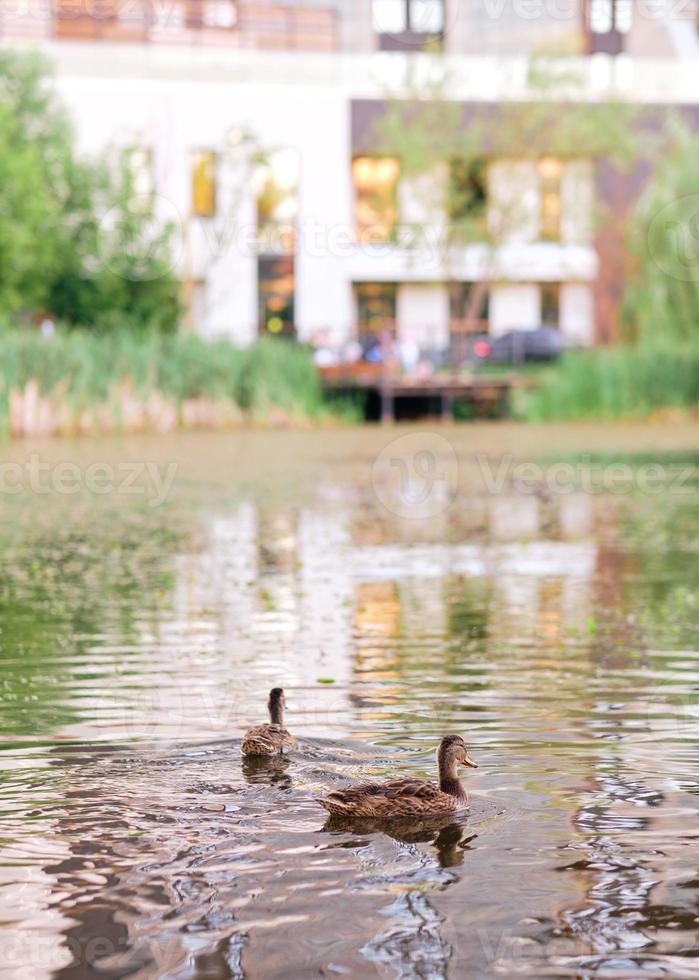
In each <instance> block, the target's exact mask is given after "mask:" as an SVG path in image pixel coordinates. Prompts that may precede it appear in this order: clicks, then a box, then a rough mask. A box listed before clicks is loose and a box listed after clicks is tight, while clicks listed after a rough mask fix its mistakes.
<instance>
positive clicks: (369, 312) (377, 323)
mask: <svg viewBox="0 0 699 980" xmlns="http://www.w3.org/2000/svg"><path fill="white" fill-rule="evenodd" d="M354 290H355V297H356V300H357V334H358V336H359V338H360V339H363V338H372V337H374V338H375V337H378V336H379V335H380V334H381V333H383V332H384V331H390V332H391V333H393V332H394V331H395V326H396V295H397V286H396V283H394V282H360V283H357V284H356V285H355V287H354Z"/></svg>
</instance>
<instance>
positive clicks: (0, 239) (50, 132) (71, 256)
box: [0, 51, 179, 328]
mask: <svg viewBox="0 0 699 980" xmlns="http://www.w3.org/2000/svg"><path fill="white" fill-rule="evenodd" d="M111 212H114V213H115V214H116V215H117V220H116V222H115V224H116V226H117V227H123V226H124V225H128V226H129V227H130V229H131V233H132V235H131V237H132V241H133V242H134V243H135V249H134V250H133V251H132V252H131V253H130V255H129V256H128V260H129V261H130V262H131V263H132V265H131V268H130V269H129V267H128V263H125V262H124V256H121V257H120V256H118V254H117V252H116V251H115V247H114V241H113V230H112V228H110V227H108V226H107V225H105V223H104V221H103V220H102V217H103V215H105V214H109V213H111ZM152 222H153V215H152V211H149V209H148V208H140V209H138V210H137V211H133V210H132V209H131V205H130V197H129V175H128V172H127V170H126V169H125V168H124V167H123V166H121V167H118V168H117V169H116V170H112V169H110V168H109V167H108V166H107V164H106V163H105V162H104V161H99V160H98V161H94V160H92V161H90V160H81V159H79V158H78V156H77V154H76V153H75V150H74V147H73V133H72V129H71V126H70V122H69V120H68V116H67V113H66V111H65V109H64V108H63V106H62V105H61V103H60V101H59V99H58V98H57V96H56V94H55V92H54V90H53V88H52V86H51V83H50V76H49V72H48V67H47V64H46V62H45V60H44V59H43V58H41V57H40V56H38V55H35V54H25V53H18V52H10V51H3V52H0V317H2V318H3V319H10V318H13V317H16V316H17V315H18V314H21V313H24V314H29V315H37V314H39V313H41V312H46V313H50V314H52V315H53V316H54V317H56V318H57V319H59V320H63V321H65V322H67V323H68V324H76V325H84V326H90V327H100V326H102V327H108V326H112V325H114V324H115V323H116V322H117V320H118V321H120V322H123V323H128V324H130V325H132V326H133V325H138V326H142V325H150V326H156V327H161V328H162V327H166V326H174V325H175V324H176V323H177V320H178V317H179V301H178V284H177V281H176V279H175V278H174V276H173V274H172V272H171V269H170V261H169V248H168V235H167V229H165V234H163V230H162V229H161V230H160V232H159V235H160V238H159V241H158V247H157V248H156V249H154V248H153V243H152V240H151V239H152V236H150V237H149V235H148V234H146V233H145V231H144V230H145V229H147V228H148V227H149V226H150V225H151V224H152ZM136 267H138V269H139V274H138V275H137V276H134V275H130V271H131V272H133V270H134V268H136Z"/></svg>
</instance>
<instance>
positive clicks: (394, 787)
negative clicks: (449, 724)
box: [318, 735, 478, 820]
mask: <svg viewBox="0 0 699 980" xmlns="http://www.w3.org/2000/svg"><path fill="white" fill-rule="evenodd" d="M459 765H464V766H472V767H473V768H474V769H477V768H478V766H477V765H476V763H475V762H474V761H473V759H471V758H470V756H469V754H468V749H467V748H466V743H465V742H464V740H463V739H462V738H461V736H460V735H445V736H444V738H443V739H442V741H441V742H440V743H439V748H438V749H437V768H438V770H439V786H435V784H434V783H428V782H427V781H426V780H424V779H411V778H405V779H387V780H384V782H381V783H360V784H359V785H357V786H350V787H348V788H347V789H336V790H333V792H332V793H328V795H327V796H324V797H321V798H319V799H318V802H319V803H320V805H321V806H324V807H325V809H326V810H328V811H329V812H330V813H332V814H335V815H337V816H345V817H350V816H352V817H378V818H379V819H383V820H386V819H389V818H391V817H410V816H421V815H423V814H426V813H451V812H453V811H454V810H462V809H463V808H464V807H466V806H467V805H468V796H467V795H466V790H465V789H464V788H463V786H462V785H461V783H460V781H459V777H458V772H457V768H458V766H459Z"/></svg>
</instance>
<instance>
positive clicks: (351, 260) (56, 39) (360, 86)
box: [0, 0, 699, 351]
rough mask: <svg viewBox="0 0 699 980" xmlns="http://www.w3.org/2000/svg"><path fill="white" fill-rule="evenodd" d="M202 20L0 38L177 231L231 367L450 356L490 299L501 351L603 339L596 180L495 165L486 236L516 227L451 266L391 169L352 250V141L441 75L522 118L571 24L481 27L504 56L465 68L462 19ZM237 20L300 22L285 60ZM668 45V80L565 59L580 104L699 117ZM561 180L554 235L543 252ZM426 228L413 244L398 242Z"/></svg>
mask: <svg viewBox="0 0 699 980" xmlns="http://www.w3.org/2000/svg"><path fill="white" fill-rule="evenodd" d="M193 2H194V0H187V3H180V4H173V5H172V6H171V7H168V8H167V10H165V9H164V8H163V11H159V12H157V16H156V17H155V20H154V21H151V22H149V23H148V24H145V25H144V24H142V23H141V21H140V20H139V19H138V17H136V16H135V15H133V16H132V18H131V20H129V17H128V16H127V13H125V12H124V11H125V10H126V9H127V8H126V6H124V7H123V8H121V7H119V8H117V7H115V11H116V13H115V14H114V16H113V17H112V19H111V20H109V19H107V20H108V23H109V24H112V27H113V32H112V34H110V33H109V32H107V31H106V29H105V26H104V23H105V22H104V21H98V22H96V21H95V15H94V13H92V14H89V16H87V20H85V16H84V10H83V8H81V11H82V13H81V15H80V18H77V19H76V17H73V20H72V21H71V20H70V19H67V20H66V17H65V16H64V17H63V21H62V20H61V16H59V15H60V14H61V9H63V10H64V14H65V8H60V6H59V7H58V8H56V9H54V10H53V20H51V19H49V20H48V21H47V22H46V23H45V22H44V21H43V20H42V19H41V16H39V15H36V16H34V18H33V20H32V22H31V23H29V22H28V21H27V18H26V17H25V18H24V19H22V17H21V16H20V15H19V14H16V16H15V18H14V20H12V21H10V20H9V19H8V16H7V12H5V14H4V21H2V20H0V37H2V38H3V39H4V43H6V44H10V43H12V44H21V45H26V44H27V43H31V44H34V45H38V46H40V47H41V48H42V49H43V50H45V51H47V52H48V54H49V55H50V57H51V58H52V59H53V61H54V63H55V66H56V78H57V81H56V84H57V86H58V89H59V91H60V94H61V96H62V98H63V99H64V101H65V103H66V104H67V106H68V108H69V111H70V114H71V116H72V118H73V120H74V123H75V128H76V134H77V138H78V141H79V146H80V148H81V150H83V151H84V152H85V153H88V154H104V153H112V154H117V153H120V154H121V153H123V152H124V151H127V152H133V153H136V154H140V163H139V166H141V167H142V168H144V169H145V170H146V171H147V173H146V174H144V180H145V185H148V184H150V188H149V193H151V192H152V193H154V195H155V205H156V211H157V213H158V215H159V216H160V217H161V218H162V219H163V220H166V221H168V222H170V223H171V224H172V226H173V228H174V235H173V263H174V265H175V268H176V271H177V274H178V276H179V277H180V279H181V280H182V283H183V296H184V300H185V307H186V309H187V321H188V324H189V325H190V326H191V327H192V328H193V329H195V330H197V331H199V332H200V333H202V334H203V335H204V336H207V337H211V338H214V337H227V338H230V339H231V340H233V341H234V342H236V343H238V344H241V345H245V344H249V343H251V342H252V341H253V340H254V339H255V338H256V337H258V336H259V335H260V333H264V332H271V333H293V334H295V335H296V336H297V337H298V338H299V339H301V340H313V339H314V338H317V337H318V336H319V335H322V336H323V342H324V343H325V344H331V345H333V346H337V347H340V346H342V345H343V344H345V343H347V342H348V341H350V340H352V339H353V338H356V337H357V335H358V334H361V332H362V331H364V330H367V329H369V330H371V329H372V323H373V324H374V325H375V324H376V323H380V322H384V323H385V322H390V323H391V324H392V327H393V328H394V329H395V332H396V333H397V335H398V336H399V337H400V336H401V335H409V336H411V337H412V338H415V339H416V340H417V341H418V343H419V344H420V346H421V347H422V348H424V349H430V350H435V351H440V350H445V349H447V348H448V346H449V342H450V334H451V331H452V327H453V323H454V321H455V320H456V319H458V317H459V312H458V310H457V309H456V307H455V296H457V297H458V294H459V289H461V295H462V296H463V292H464V290H465V291H468V289H470V288H472V285H473V284H474V283H477V282H481V283H484V284H485V286H486V290H485V295H486V301H485V303H484V309H483V313H482V314H481V316H482V318H483V321H484V328H485V329H488V330H489V331H490V332H491V333H492V334H494V335H498V334H502V333H505V332H507V331H509V330H518V329H526V328H530V327H535V326H537V325H540V324H542V323H551V324H553V325H555V326H557V327H558V328H559V329H560V330H561V332H562V334H563V335H564V336H565V337H566V339H567V340H568V341H569V342H570V343H572V344H576V345H589V344H592V343H594V342H595V340H596V339H598V335H599V332H598V329H597V324H596V316H597V313H596V309H597V307H596V284H597V281H598V276H599V270H600V256H599V253H598V248H597V244H596V237H595V220H594V214H595V207H596V203H595V194H596V180H595V173H594V167H593V165H592V163H591V161H588V160H584V159H569V160H565V161H547V160H543V161H541V160H536V159H527V158H526V153H523V158H522V159H521V160H512V159H511V160H490V161H488V164H487V175H486V177H485V184H486V186H487V204H486V207H487V208H488V213H489V220H490V216H491V215H492V216H494V218H493V220H497V215H498V214H501V213H508V212H512V211H513V210H514V209H515V208H516V210H517V220H516V221H515V222H513V223H512V225H511V227H508V229H507V232H506V234H504V235H500V236H499V238H498V241H497V247H496V248H494V247H493V245H492V244H490V245H488V244H486V243H485V242H483V243H474V244H470V245H466V246H461V247H459V248H456V247H454V246H451V247H450V246H449V245H448V243H447V240H446V238H445V221H444V220H443V217H442V216H440V215H439V214H432V215H430V216H428V217H426V216H425V213H424V211H425V209H424V207H423V205H424V195H423V192H422V189H421V188H420V187H419V186H416V184H415V182H414V180H413V181H412V182H410V181H408V180H407V179H405V178H403V177H401V174H400V172H399V170H398V171H396V172H393V173H389V169H390V166H391V164H390V161H388V162H386V163H385V167H386V168H387V169H386V173H385V175H384V176H386V178H387V179H388V178H390V179H392V180H394V182H395V186H396V200H397V205H396V207H397V214H396V215H395V219H396V222H395V227H396V228H397V229H398V232H397V233H396V230H395V228H394V229H393V232H392V234H391V235H388V234H387V235H385V236H383V238H382V236H381V234H379V235H373V236H372V235H369V236H368V237H367V236H365V235H363V234H362V230H363V229H362V215H361V207H362V195H363V185H362V180H364V179H365V178H366V174H365V175H364V177H363V176H362V170H361V160H362V158H364V157H366V156H367V155H368V154H367V150H366V148H365V147H363V146H361V145H359V143H358V138H357V132H358V130H361V116H362V112H363V110H364V108H365V107H366V106H367V105H368V106H371V105H372V104H378V103H382V102H383V101H385V100H386V98H387V96H388V95H389V94H390V95H391V96H393V97H395V95H396V94H398V95H400V94H401V93H402V92H403V91H407V83H406V80H407V79H410V84H414V80H415V76H416V74H417V75H421V74H422V75H424V77H425V79H427V78H431V77H432V76H433V74H434V72H435V71H439V72H442V73H443V78H444V79H445V86H446V91H445V93H444V94H445V97H447V98H449V99H452V100H456V101H459V102H462V103H464V104H482V103H488V102H490V103H494V104H497V103H499V102H502V101H505V100H507V101H510V100H515V101H516V100H526V99H528V98H531V97H532V93H531V92H530V90H529V88H528V83H527V71H528V65H529V58H528V54H529V53H530V52H531V50H533V49H534V48H535V47H536V43H537V39H538V40H541V38H545V37H549V36H552V33H551V32H552V31H554V29H555V30H559V32H563V27H566V26H567V28H568V29H570V28H571V24H572V26H573V27H575V29H576V30H578V31H579V29H580V23H579V13H578V12H577V6H575V5H574V8H571V9H574V11H575V20H574V22H570V21H566V22H565V24H563V25H561V24H559V23H558V22H557V21H556V19H555V18H551V17H550V16H549V17H548V18H544V19H543V20H540V22H539V23H538V24H534V25H533V26H532V25H531V24H529V23H528V22H527V21H526V19H523V18H522V17H519V18H516V17H515V18H514V19H513V17H512V16H511V14H512V12H511V11H510V13H509V14H508V16H509V18H510V19H509V20H508V21H507V24H506V25H505V27H504V28H502V25H501V28H502V29H500V30H499V31H495V30H494V29H491V28H493V25H492V24H490V25H489V30H490V33H489V32H488V30H486V27H488V25H486V24H485V22H484V23H483V24H481V31H482V37H483V38H484V43H487V44H489V46H490V48H491V49H493V51H494V53H483V54H475V53H473V47H474V42H473V32H468V31H466V27H468V26H469V25H471V27H473V25H474V23H475V24H477V23H478V18H477V17H476V18H475V20H474V17H475V15H474V10H475V9H476V6H475V5H472V6H471V7H470V8H469V10H470V13H469V14H468V16H467V15H466V14H465V13H464V10H465V8H464V7H463V5H461V7H460V9H457V8H458V7H459V5H458V4H451V5H450V4H448V3H447V4H446V6H445V4H444V3H438V4H434V3H431V2H430V3H424V4H422V6H420V5H419V4H415V5H414V6H413V5H412V4H410V3H406V2H405V0H399V2H398V3H397V4H396V3H392V2H390V0H389V2H388V3H383V4H381V3H378V4H376V3H375V4H374V8H373V12H372V5H371V4H370V3H356V4H354V5H353V6H352V8H351V14H350V13H348V11H349V10H350V6H349V5H347V4H342V3H337V4H335V5H332V4H325V5H322V4H318V3H315V4H298V3H297V4H293V5H291V4H276V5H275V4H259V3H258V4H235V3H232V2H231V3H229V2H228V0H215V2H214V4H213V6H212V5H211V4H204V5H203V6H202V4H201V3H200V4H199V7H201V10H199V8H197V9H198V10H199V13H198V15H197V19H196V20H195V21H192V18H191V11H190V12H189V13H188V11H189V7H191V4H192V3H193ZM188 4H189V6H188ZM437 7H438V8H439V10H438V11H436V8H437ZM229 8H230V9H229ZM245 8H254V13H255V15H256V16H257V17H258V19H260V18H261V23H263V25H266V27H265V28H264V29H265V30H266V31H267V32H268V34H267V35H264V37H268V36H269V31H270V30H271V28H270V26H269V25H270V24H271V23H276V21H274V20H273V15H275V12H276V14H278V13H279V11H281V12H282V13H283V12H284V11H286V13H287V15H288V14H289V11H294V18H295V19H294V20H293V30H294V32H295V33H293V41H294V43H293V45H292V44H291V42H290V40H289V38H290V37H292V35H288V36H287V35H284V36H283V37H282V38H281V39H280V38H278V37H277V35H273V36H274V38H276V39H277V41H278V44H277V46H276V49H274V50H270V48H274V47H275V45H273V44H269V43H267V44H264V43H262V42H261V38H262V37H263V35H262V33H260V32H261V31H262V28H260V30H259V31H258V34H257V35H255V33H254V31H252V29H251V28H250V23H253V22H252V21H251V22H249V23H248V28H249V30H248V35H249V36H248V35H244V34H243V33H242V32H241V29H240V28H241V24H242V23H243V21H242V19H241V18H242V16H243V14H245ZM42 9H43V8H42ZM85 9H87V8H85ZM129 9H131V8H129ZM136 9H137V11H138V10H140V9H141V8H136ZM610 9H611V10H613V11H615V10H616V7H615V6H614V3H612V7H611V8H610ZM18 10H19V8H18ZM56 10H58V14H57V12H56ZM508 10H509V7H508ZM430 11H431V12H430ZM435 11H436V12H435ZM88 13H89V11H88ZM249 13H250V10H249V9H248V15H249ZM418 13H419V15H420V17H422V18H423V20H422V21H420V22H419V24H418V23H417V17H418ZM35 14H36V11H35ZM263 15H264V16H263ZM302 15H305V16H306V20H304V19H303V16H302ZM139 16H140V15H139ZM597 16H598V18H599V14H597ZM265 17H267V20H265ZM81 18H82V19H81ZM270 18H271V19H270ZM382 18H383V19H382ZM401 18H402V19H401ZM410 18H412V20H411V19H410ZM83 20H85V25H83ZM481 20H482V17H481ZM62 23H63V24H64V26H63V27H62V28H61V24H62ZM95 23H97V27H95ZM254 23H257V22H254ZM285 23H286V22H285ZM289 23H292V22H291V21H289ZM614 23H616V21H614ZM51 24H53V26H51ZM65 24H67V25H68V26H67V27H66V26H65ZM81 25H82V26H81ZM192 25H194V26H192ZM299 25H300V26H299ZM382 25H383V26H382ZM508 25H509V26H508ZM622 26H623V25H622ZM672 26H673V30H674V33H673V31H672V30H667V31H666V32H665V34H664V35H663V38H662V39H663V43H664V44H666V45H667V46H668V51H669V53H667V52H663V55H664V57H662V58H655V59H650V58H648V59H646V58H644V57H626V56H625V55H622V56H619V57H613V56H611V55H605V54H601V55H599V54H598V55H592V56H582V57H579V58H575V59H571V60H570V62H569V64H573V65H574V66H575V68H576V70H577V71H578V72H579V73H580V75H581V78H582V79H583V84H584V86H585V90H586V91H587V92H588V93H589V98H590V99H591V100H593V101H594V100H600V99H603V98H606V97H608V96H609V95H610V94H611V95H613V96H614V97H620V96H621V97H623V98H629V99H633V100H637V101H641V102H644V101H647V102H651V101H654V102H657V101H665V102H668V103H670V102H683V101H684V102H686V101H688V100H689V101H692V102H694V101H696V100H697V98H698V96H697V93H696V86H695V84H694V79H695V77H696V75H695V72H696V66H697V65H698V64H699V60H697V57H696V55H697V54H699V45H697V44H696V38H695V37H694V35H693V34H692V31H693V30H694V28H693V25H692V24H691V23H690V22H689V21H688V20H687V18H684V19H681V20H680V21H679V22H678V23H676V24H673V25H672ZM386 27H388V28H390V31H389V30H384V28H386ZM417 27H420V31H417V30H416V28H417ZM656 27H657V25H656ZM30 28H31V29H30ZM59 28H60V30H59ZM680 28H681V29H680ZM686 28H687V29H686ZM275 29H276V28H275ZM428 29H429V30H428ZM537 29H538V33H537ZM129 30H131V31H132V34H129ZM615 30H616V28H615ZM81 31H83V34H81V33H80V32H81ZM304 31H305V33H303V32H304ZM625 31H626V34H627V35H628V36H629V37H632V38H633V37H637V38H640V40H638V41H637V42H636V43H637V45H638V46H639V50H640V54H641V55H645V54H646V53H647V52H646V51H645V50H643V44H644V43H645V42H644V38H645V37H646V34H647V32H648V24H646V23H644V22H641V23H640V27H638V28H636V27H635V26H634V32H635V33H634V32H631V31H630V30H629V29H628V24H627V25H626V29H625ZM61 32H62V33H61ZM236 32H237V33H236ZM518 32H519V33H518ZM644 32H645V33H644ZM613 33H614V32H612V34H613ZM428 34H430V36H431V35H432V34H434V36H437V35H439V37H440V40H441V46H442V48H443V51H442V53H440V54H439V55H437V54H434V53H430V52H424V51H421V50H419V46H417V44H416V43H415V44H413V41H414V35H415V36H417V37H418V38H420V37H423V36H426V35H428ZM83 35H84V36H83ZM466 35H468V37H467V36H466ZM557 36H558V35H557ZM562 36H563V34H562V33H561V37H562ZM607 36H611V35H607V34H604V35H603V37H607ZM78 37H80V38H81V39H77V38H78ZM246 37H247V41H246ZM406 38H407V40H406ZM488 38H490V41H488V40H487V39H488ZM517 38H519V40H517ZM401 39H402V40H401ZM656 40H657V38H656ZM154 41H157V43H153V42H154ZM183 41H185V42H186V43H182V42H183ZM605 43H606V42H605ZM411 45H413V46H411ZM673 45H674V48H673ZM498 46H499V47H498ZM290 47H294V48H295V49H294V50H289V48H290ZM517 47H519V49H520V51H519V53H515V52H514V50H513V49H517ZM503 50H504V52H505V53H502V52H503ZM523 149H526V148H523ZM358 160H359V161H360V163H359V164H358ZM377 166H384V164H381V162H380V161H379V163H378V164H377V163H376V161H374V162H371V163H370V164H368V165H367V166H366V167H365V170H367V172H368V178H369V179H370V180H371V178H372V173H376V172H378V171H377V170H376V168H377ZM547 167H548V170H547ZM549 171H550V172H549ZM552 173H553V179H554V182H555V195H556V201H555V202H554V210H555V212H556V214H555V231H554V233H553V234H551V233H548V234H546V233H545V232H546V223H547V221H548V220H549V217H550V215H549V217H547V195H548V196H549V199H548V204H549V205H550V204H551V201H550V195H551V189H550V182H551V174H552ZM547 181H548V184H547ZM365 197H366V195H365ZM366 200H369V198H368V197H366ZM365 203H366V201H365ZM416 227H417V228H418V229H419V232H418V233H417V234H414V233H413V234H412V235H411V234H409V233H403V232H402V231H401V229H411V228H412V229H413V232H414V230H415V228H416ZM549 232H550V229H549ZM411 238H412V240H409V239H411ZM456 305H457V306H458V302H457V303H456Z"/></svg>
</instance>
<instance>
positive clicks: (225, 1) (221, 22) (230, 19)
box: [202, 0, 238, 30]
mask: <svg viewBox="0 0 699 980" xmlns="http://www.w3.org/2000/svg"><path fill="white" fill-rule="evenodd" d="M202 21H203V24H204V27H218V28H219V29H220V30H230V29H231V28H232V27H235V25H236V24H237V23H238V11H237V9H236V5H235V3H232V2H231V0H205V2H204V11H203V16H202Z"/></svg>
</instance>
